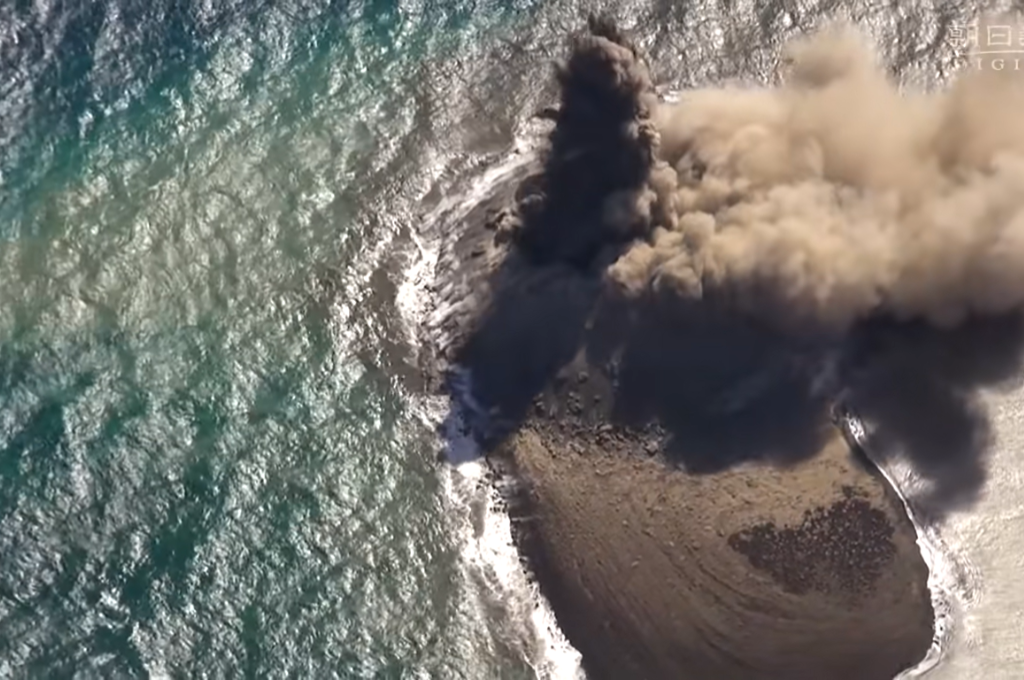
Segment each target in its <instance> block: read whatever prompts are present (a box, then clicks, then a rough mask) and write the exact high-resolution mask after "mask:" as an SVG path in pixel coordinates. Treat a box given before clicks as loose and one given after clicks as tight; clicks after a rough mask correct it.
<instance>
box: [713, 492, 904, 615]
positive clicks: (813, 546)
mask: <svg viewBox="0 0 1024 680" xmlns="http://www.w3.org/2000/svg"><path fill="white" fill-rule="evenodd" d="M846 495H847V497H846V498H844V499H843V500H840V501H837V502H835V503H833V504H832V505H831V506H830V507H829V508H827V509H826V508H818V509H816V510H815V511H813V512H811V511H807V512H806V513H805V515H804V521H803V522H802V523H801V524H800V526H798V527H785V528H781V529H780V528H778V527H777V526H776V525H775V524H773V523H771V522H767V523H764V524H759V525H757V526H754V527H751V528H749V529H744V530H743V531H740V532H737V533H735V534H732V535H731V536H729V539H728V543H729V547H731V548H732V549H733V550H735V551H736V552H738V553H740V554H742V555H744V556H745V557H746V558H747V559H748V560H749V561H750V564H751V566H753V567H754V568H755V569H757V570H759V571H763V572H766V573H767V574H769V575H770V576H771V577H772V579H774V580H775V582H776V583H778V584H779V585H781V586H782V588H783V589H784V590H786V591H788V592H791V593H794V594H797V595H803V594H805V593H807V592H810V591H812V590H814V591H818V592H822V593H830V594H834V593H836V592H837V591H838V592H841V593H844V594H847V595H854V596H857V595H863V594H866V593H868V592H870V591H871V590H872V588H873V586H874V584H875V582H876V581H877V580H878V579H879V577H880V576H881V574H882V570H883V569H884V568H885V567H886V566H887V565H888V564H889V562H891V561H892V559H893V557H894V556H895V554H896V546H895V545H894V544H893V542H892V537H893V533H894V530H893V527H892V524H891V523H890V522H889V518H888V517H887V516H886V514H885V513H884V512H883V511H881V510H879V509H878V508H875V507H872V506H871V504H870V503H869V502H868V501H866V500H864V499H862V498H857V497H853V496H852V495H850V494H846Z"/></svg>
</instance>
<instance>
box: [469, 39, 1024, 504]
mask: <svg viewBox="0 0 1024 680" xmlns="http://www.w3.org/2000/svg"><path fill="white" fill-rule="evenodd" d="M589 28H590V30H589V32H588V33H586V34H583V35H579V36H576V37H575V38H574V40H573V46H572V51H571V54H570V57H569V59H568V61H567V62H566V64H564V65H563V66H561V67H560V68H559V70H558V79H559V84H560V86H561V101H560V105H559V107H558V109H557V111H556V112H554V113H553V116H554V119H555V128H554V130H553V132H552V134H551V137H550V146H549V149H548V152H547V154H546V156H545V158H544V165H543V170H542V172H541V173H540V174H539V175H537V176H535V177H532V178H530V179H529V180H527V181H525V182H523V183H522V184H521V185H520V186H519V188H518V193H517V195H516V199H515V210H513V211H512V213H511V214H510V215H507V216H506V218H505V219H504V222H503V223H502V224H500V225H497V236H496V238H497V239H498V240H503V239H504V240H508V241H510V242H511V243H512V246H511V248H510V250H509V254H508V256H507V257H506V258H505V260H504V262H503V264H502V265H501V266H500V267H499V269H498V271H497V272H496V273H495V274H494V275H493V277H492V280H491V287H492V290H493V295H492V299H491V301H490V304H489V305H488V306H487V308H486V310H485V311H484V313H483V314H482V315H481V318H480V319H478V320H477V323H476V324H475V326H474V327H473V329H472V331H470V332H469V333H468V336H467V337H466V339H465V342H464V343H463V344H462V347H461V349H460V351H459V352H458V353H457V354H456V355H455V356H454V357H453V358H454V359H455V361H456V362H457V363H459V364H461V365H463V366H467V367H469V368H470V369H471V371H472V375H473V385H474V393H475V397H476V398H477V399H478V400H479V401H480V402H481V403H482V404H483V405H484V407H485V408H487V409H490V410H491V411H492V412H493V413H495V414H496V415H497V418H496V420H494V421H492V422H491V426H492V427H491V428H490V432H489V433H488V434H489V436H491V437H492V438H493V437H501V436H503V434H505V433H507V432H508V431H509V430H510V429H514V428H515V427H518V426H519V425H520V424H521V423H522V422H523V421H524V419H526V418H527V417H529V416H530V415H531V414H534V415H536V414H538V413H540V414H542V415H547V416H555V417H557V418H559V419H569V420H575V421H582V422H583V423H590V424H592V425H597V424H598V423H603V422H611V423H614V424H615V425H617V426H620V427H624V428H629V429H646V430H647V431H650V426H651V424H652V423H656V424H657V426H656V427H655V429H656V430H657V432H658V433H659V434H660V435H662V436H663V444H664V448H663V450H664V452H665V453H666V455H667V456H668V457H670V458H671V459H673V460H675V461H677V462H678V463H679V464H681V465H683V466H685V467H686V468H687V469H688V470H690V471H692V472H696V473H708V472H715V471H719V470H722V469H724V468H727V467H729V466H731V465H735V464H738V463H742V462H747V461H758V460H760V461H765V462H771V463H775V464H791V463H795V462H798V461H800V460H803V459H805V458H807V457H809V456H812V455H814V454H815V453H816V452H817V451H818V450H819V449H820V446H821V445H822V443H823V438H824V437H826V436H827V430H828V428H827V426H826V423H827V414H828V411H829V408H830V406H831V404H832V403H834V401H835V400H836V399H837V398H838V397H839V396H840V394H841V395H842V397H843V398H845V399H847V400H849V402H850V403H851V404H852V405H853V406H854V407H855V408H856V409H857V410H858V412H859V413H860V414H861V416H862V417H863V418H864V419H865V420H867V421H868V422H869V423H872V424H873V425H874V426H875V434H874V435H873V437H874V442H873V444H874V446H873V450H877V451H879V452H882V453H883V455H886V452H894V451H896V450H899V451H902V452H903V453H904V454H905V455H906V456H908V457H909V458H910V459H911V460H912V462H913V463H914V464H915V466H916V468H917V469H918V470H919V471H920V473H921V474H922V475H923V476H924V477H926V478H927V479H928V480H930V481H931V482H932V487H931V489H932V490H931V492H930V494H931V497H930V499H929V500H931V501H932V502H931V503H930V504H929V505H930V507H932V508H935V509H936V512H940V511H942V510H945V509H949V508H952V507H957V506H959V505H962V504H966V503H970V502H971V501H972V500H973V499H974V498H975V497H976V496H977V494H978V492H979V490H980V488H981V486H982V484H983V482H984V479H985V462H984V461H985V453H986V450H987V447H988V445H989V426H988V423H987V420H986V418H985V415H984V413H983V412H982V411H981V410H980V409H979V408H978V407H977V406H976V403H975V397H974V395H975V393H976V392H977V390H978V389H979V388H982V387H985V386H991V385H999V384H1003V383H1006V382H1007V381H1008V380H1011V379H1015V377H1016V376H1017V375H1018V374H1019V373H1020V370H1021V357H1022V351H1021V350H1022V346H1024V324H1022V323H1021V317H1020V315H1019V313H1018V310H1019V308H1020V305H1021V303H1022V301H1024V123H1021V122H1019V117H1014V116H1013V115H1009V114H1010V112H1011V111H1017V110H1020V108H1021V107H1020V106H1019V104H1022V103H1024V94H1022V90H1021V87H1020V84H1019V83H1018V82H1017V81H1016V80H1015V79H1013V78H1007V77H1005V76H1004V75H1002V74H995V75H993V74H992V73H987V72H983V71H975V72H972V73H968V74H966V75H965V76H964V77H963V78H961V79H960V80H959V81H958V82H957V83H954V84H953V85H952V87H951V88H950V89H949V90H948V91H946V92H944V93H939V94H929V95H923V94H922V95H916V94H909V95H904V94H901V93H900V92H898V91H897V90H896V88H895V87H894V86H892V85H891V84H890V83H889V82H888V81H887V80H886V78H885V76H884V75H883V73H882V72H881V71H880V70H879V69H878V68H877V67H876V66H875V65H874V63H873V62H872V60H871V53H870V51H868V50H866V49H865V48H864V46H863V45H861V43H859V42H858V40H857V39H856V38H855V37H853V36H852V35H851V34H850V33H849V32H846V31H840V30H833V31H829V32H825V33H823V34H820V35H818V36H817V37H814V38H811V39H808V40H805V41H802V42H799V43H797V44H795V45H794V46H791V47H790V48H789V51H788V52H787V55H788V59H789V62H788V63H789V64H790V72H791V79H790V81H789V82H788V84H784V85H782V86H780V87H778V88H774V89H769V88H761V89H756V88H748V89H735V88H733V89H730V88H721V89H707V90H702V91H697V92H692V93H689V94H687V95H686V96H684V97H683V98H682V101H681V102H680V103H679V104H675V105H670V104H660V103H659V102H658V101H657V99H656V97H655V95H654V88H653V86H652V83H651V79H650V76H649V74H648V71H647V67H646V66H645V64H644V63H643V61H642V59H641V58H640V56H639V54H638V53H637V50H636V49H635V48H634V47H633V46H632V45H631V44H630V42H629V41H628V39H626V38H625V37H624V36H623V35H622V34H620V32H619V31H618V30H617V29H616V28H615V26H614V25H613V24H612V23H611V22H609V21H607V20H604V19H596V20H591V22H590V27H589ZM490 226H492V227H494V226H495V225H490ZM567 365H572V366H575V368H574V369H573V370H570V371H568V372H566V370H565V367H566V366H567ZM543 404H547V406H544V405H543ZM496 421H500V426H497V425H495V422H496ZM492 443H493V442H492Z"/></svg>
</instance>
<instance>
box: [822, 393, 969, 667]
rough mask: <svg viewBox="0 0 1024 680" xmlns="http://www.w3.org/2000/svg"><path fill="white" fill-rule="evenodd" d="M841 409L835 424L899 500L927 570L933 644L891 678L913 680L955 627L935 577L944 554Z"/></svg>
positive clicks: (855, 420) (933, 663) (937, 656)
mask: <svg viewBox="0 0 1024 680" xmlns="http://www.w3.org/2000/svg"><path fill="white" fill-rule="evenodd" d="M840 408H841V414H840V415H838V417H837V418H836V421H837V425H838V427H839V429H840V431H841V432H842V433H843V436H844V438H845V439H846V440H847V444H848V445H849V446H850V450H851V451H853V452H854V453H857V454H859V455H861V456H863V458H864V459H865V460H866V461H867V462H868V463H869V464H870V465H871V466H872V468H873V469H874V470H876V471H877V472H878V474H879V476H881V477H882V479H884V480H885V482H886V484H888V486H889V488H890V489H892V491H893V493H895V494H896V495H897V496H898V497H899V499H900V501H901V502H902V504H903V508H904V512H905V513H906V516H907V520H908V521H909V522H910V523H911V524H912V525H913V527H914V532H915V534H916V535H917V545H918V548H919V550H920V551H921V557H922V559H923V560H924V562H925V565H926V566H927V568H928V590H929V592H930V593H931V600H932V613H933V620H934V622H933V624H932V625H933V633H932V644H931V646H930V647H929V648H928V652H927V653H926V654H925V656H924V658H923V659H921V661H920V662H918V663H917V664H916V665H915V666H913V667H912V668H908V669H906V670H905V671H903V672H902V673H900V674H899V675H898V676H896V678H894V680H912V679H913V678H920V677H923V676H925V675H926V674H928V673H929V672H930V671H932V670H933V669H934V668H936V667H937V666H938V665H939V664H940V663H942V659H943V657H944V656H945V654H946V650H947V649H948V646H949V639H950V637H951V636H952V634H953V627H954V625H955V620H954V619H953V616H952V613H951V611H950V609H951V604H950V597H951V595H950V594H949V593H948V592H946V591H945V589H944V588H942V587H941V584H940V583H939V582H938V581H937V577H936V573H937V567H938V564H939V562H940V560H943V559H944V556H943V552H942V550H941V549H940V548H938V547H937V546H935V545H934V544H933V543H932V542H931V540H929V537H928V536H927V534H926V529H925V527H924V525H922V524H921V523H920V522H919V521H918V520H917V518H916V517H915V515H914V510H913V508H912V507H911V506H910V503H909V502H908V501H907V499H906V497H905V496H904V495H903V492H902V491H901V490H900V487H899V485H898V484H897V483H896V480H895V479H894V478H893V477H892V475H891V474H890V473H889V472H888V471H887V470H886V469H885V468H884V467H883V466H882V465H881V464H879V463H878V461H876V460H875V459H874V458H872V456H871V453H870V451H869V446H868V442H867V441H866V440H867V433H866V431H865V428H864V425H863V423H862V422H861V421H860V418H859V417H858V416H857V414H856V413H854V412H853V411H852V410H851V409H850V408H849V407H848V406H845V405H841V406H840Z"/></svg>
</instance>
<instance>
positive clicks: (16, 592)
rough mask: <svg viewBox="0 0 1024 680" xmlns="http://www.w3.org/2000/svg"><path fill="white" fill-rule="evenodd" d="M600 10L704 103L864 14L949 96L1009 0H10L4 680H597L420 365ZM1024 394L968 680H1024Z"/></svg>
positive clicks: (959, 535)
mask: <svg viewBox="0 0 1024 680" xmlns="http://www.w3.org/2000/svg"><path fill="white" fill-rule="evenodd" d="M596 9H603V10H610V11H612V12H613V13H615V14H617V15H618V16H620V17H621V18H622V19H623V22H624V24H625V26H626V27H627V28H630V29H633V30H634V31H635V32H636V35H637V36H638V38H639V40H640V43H641V45H642V46H643V48H644V49H645V50H646V51H647V52H648V53H649V54H650V56H651V60H652V62H653V64H654V67H655V68H654V70H655V73H656V75H657V77H658V79H659V82H660V83H661V86H662V87H663V89H664V90H665V91H666V92H670V91H672V90H677V89H680V88H685V87H688V86H692V85H697V84H707V83H709V82H719V81H722V80H725V79H729V78H737V77H745V78H753V79H757V80H767V79H770V78H771V77H772V73H773V70H774V66H775V61H774V58H775V52H776V49H777V47H778V45H779V43H780V41H781V40H783V39H784V38H785V36H787V35H791V34H793V33H795V32H799V31H801V30H805V29H809V28H811V27H812V26H814V25H815V24H817V23H819V22H821V21H822V20H823V19H824V18H826V17H831V16H836V15H846V16H849V17H851V18H853V19H855V20H857V21H858V23H860V24H862V25H863V26H865V27H867V28H869V30H870V31H871V32H873V33H874V34H875V35H877V36H880V37H881V38H882V39H883V42H882V47H883V53H884V55H885V56H886V58H887V59H889V60H890V62H891V63H892V64H893V65H894V70H895V71H897V72H898V73H899V74H900V76H901V77H902V78H904V79H905V80H907V81H908V82H912V81H926V82H929V81H936V80H941V79H942V78H944V77H946V76H947V75H948V73H949V72H950V70H951V68H952V57H951V54H950V50H949V49H948V45H946V44H945V42H944V37H945V36H947V35H948V33H949V30H950V25H951V24H950V22H952V21H956V20H957V17H961V16H963V15H964V14H965V13H966V12H967V11H969V10H973V9H974V6H973V5H972V6H968V5H967V4H966V3H964V4H962V5H961V4H958V3H955V2H954V3H944V2H942V3H940V2H938V1H936V2H927V1H920V0H919V1H915V2H900V3H885V4H879V3H865V2H850V3H839V2H834V1H832V0H821V1H817V2H809V1H795V2H790V1H782V0H779V1H778V2H774V3H767V4H764V3H754V2H753V1H752V0H720V1H716V0H701V1H695V2H660V1H656V2H643V3H603V4H594V3H580V2H575V1H574V0H555V1H552V2H543V3H542V2H539V1H534V0H518V1H516V2H508V1H504V0H502V1H487V0H482V1H470V0H411V1H405V0H403V1H400V2H395V1H384V0H379V1H376V2H358V1H356V0H351V1H347V0H342V1H331V0H291V1H289V0H280V1H272V0H225V1H222V2H218V1H216V0H194V1H189V0H154V1H149V0H147V1H142V0H95V1H93V2H88V1H86V0H81V1H79V2H75V1H73V0H69V1H67V2H61V1H59V0H35V1H33V2H29V1H27V0H0V677H5V678H6V677H12V678H40V677H76V678H77V677H80V678H91V677H154V678H158V677H232V678H234V677H303V678H304V677H318V678H319V677H339V678H469V679H473V680H477V679H479V678H535V677H541V678H575V677H578V676H579V668H578V658H577V655H576V653H575V652H574V651H573V650H572V649H571V647H569V646H568V645H567V644H566V642H565V641H564V639H562V637H561V635H560V633H559V632H558V631H557V628H556V627H555V626H554V623H553V620H552V618H551V615H550V612H548V611H547V609H546V607H545V605H544V603H543V602H542V601H540V600H539V599H538V598H537V596H536V593H535V592H534V591H533V590H532V588H531V587H530V586H529V585H528V583H527V582H526V580H525V578H524V576H523V574H522V572H521V570H520V569H519V566H518V563H517V561H516V556H515V551H514V549H513V548H512V546H511V543H510V538H509V533H508V518H507V517H506V516H504V515H503V514H502V512H501V510H500V507H499V506H498V504H496V502H495V498H494V492H493V491H492V490H491V489H490V488H489V486H488V484H487V481H486V478H485V476H484V471H483V469H482V468H481V466H480V464H479V462H476V461H475V460H473V456H472V455H471V454H469V455H463V454H460V453H458V451H460V450H463V449H461V448H460V447H465V446H471V444H469V443H467V442H461V441H457V440H456V439H455V438H454V437H449V438H448V439H447V440H444V439H442V438H439V436H438V434H437V429H436V428H437V426H438V425H439V423H440V420H441V418H442V416H443V414H444V413H445V411H446V408H447V404H445V403H443V402H442V401H441V400H438V399H436V398H433V397H428V396H426V395H424V394H423V390H422V385H421V382H420V380H419V379H418V371H417V369H416V357H417V348H418V347H419V346H420V345H421V344H422V343H423V342H426V341H429V339H430V338H429V331H428V330H425V329H426V327H427V324H426V323H425V321H426V319H425V318H424V315H425V314H426V313H427V310H428V309H429V294H430V293H429V291H430V287H431V284H432V283H433V269H432V265H433V262H434V258H435V257H436V253H437V250H438V248H439V247H440V245H441V244H442V243H443V242H444V239H445V238H446V236H447V235H446V234H445V233H443V232H440V231H438V229H436V228H435V227H436V225H437V224H440V223H441V222H440V220H439V216H441V215H447V216H448V219H447V220H445V223H450V221H451V220H450V218H451V216H452V215H453V214H456V215H457V214H458V212H459V211H461V210H466V209H467V208H468V207H469V206H471V205H472V201H473V198H474V196H476V195H478V192H479V191H481V190H482V189H484V188H486V186H487V184H488V183H489V182H494V181H498V180H499V178H500V176H501V172H502V169H503V168H504V169H508V168H509V167H511V166H512V165H514V164H515V163H517V162H521V160H522V159H523V158H525V157H526V156H527V155H528V154H529V153H530V149H531V148H532V146H533V145H534V144H535V142H536V138H537V134H538V131H537V128H536V126H535V125H534V124H533V123H532V122H531V120H530V117H531V114H532V113H533V112H534V111H536V110H538V109H539V108H540V107H541V106H543V105H544V104H547V103H550V102H551V97H552V89H551V84H550V78H549V76H550V62H551V60H552V59H554V58H556V57H558V56H559V55H560V54H562V50H563V49H564V47H565V39H564V38H565V34H566V32H567V31H568V30H569V29H572V28H576V27H578V26H579V25H580V24H581V23H582V20H583V17H584V16H585V15H586V13H587V12H588V11H593V10H596ZM1001 403H1002V405H1001V406H999V405H998V404H997V407H998V408H1001V409H1002V411H1000V413H1005V414H1006V415H1005V417H1003V416H1000V417H1001V418H1002V420H1000V422H1001V423H1005V424H1006V426H1005V428H1003V429H1001V430H1000V431H1001V432H1004V433H1005V437H1004V438H1003V439H1002V440H1001V447H1002V448H1000V453H999V454H998V455H997V456H994V457H993V459H992V460H993V464H992V475H991V478H992V480H995V481H993V482H991V484H990V486H989V487H988V489H989V491H988V492H987V495H986V496H985V497H984V500H983V501H982V502H981V503H980V504H979V505H978V506H977V508H974V509H970V510H965V511H964V514H963V515H962V516H957V517H953V518H949V519H947V520H944V521H945V522H946V523H945V524H943V525H941V526H937V527H936V528H935V531H936V532H938V534H941V535H942V536H944V537H945V543H944V545H945V546H946V551H947V554H948V560H949V563H950V564H955V565H958V566H957V567H956V568H957V569H959V570H960V571H958V572H957V573H961V572H963V570H964V569H966V567H964V566H963V565H968V566H970V565H973V569H974V570H973V571H971V570H970V569H968V571H969V572H970V573H971V574H974V576H972V577H971V578H972V579H973V580H970V582H969V587H967V586H965V588H962V589H961V590H960V591H957V592H953V593H952V595H951V596H950V597H951V600H950V601H951V602H958V603H960V604H956V605H955V607H954V608H955V609H956V611H957V612H960V614H961V615H960V619H959V621H961V624H960V625H958V626H954V631H953V633H952V634H951V636H950V638H949V641H948V644H947V645H946V647H945V648H944V649H945V652H946V653H945V656H944V657H943V659H942V661H941V663H940V664H939V671H937V673H938V675H937V677H949V678H954V679H959V678H986V679H987V678H1001V677H1006V678H1011V677H1019V675H1020V674H1019V673H1017V672H1016V671H1019V670H1020V668H1021V666H1020V664H1021V651H1020V646H1019V643H1020V640H1021V639H1022V637H1024V636H1022V635H1021V634H1020V633H1021V630H1020V628H1019V626H1020V623H1019V619H1018V616H1017V614H1018V612H1019V610H1020V608H1019V607H1017V606H1016V605H1015V604H1014V603H1016V602H1020V600H1021V596H1020V595H1017V594H1015V593H1019V592H1020V589H1019V588H1017V587H1016V584H1015V582H1014V579H1015V578H1016V575H1017V574H1019V568H1020V564H1019V559H1018V558H1016V557H1014V556H1013V555H1015V554H1016V553H1014V551H1013V550H1012V548H1011V549H1006V550H1003V549H1001V547H1000V546H1004V545H1007V544H1006V543H1005V541H1011V540H1015V539H1014V535H1015V533H1016V534H1019V531H1017V532H1014V531H1013V527H1019V526H1020V523H1021V521H1022V519H1021V515H1020V513H1019V510H1018V509H1017V508H1018V507H1019V501H1018V500H1017V499H1019V498H1020V494H1021V482H1020V478H1019V476H1017V475H1016V473H1013V472H1011V471H1012V470H1014V469H1015V467H1014V462H1015V460H1016V457H1017V456H1019V445H1018V442H1019V440H1015V439H1013V432H1017V431H1020V423H1019V422H1018V421H1019V416H1018V415H1014V414H1017V413H1018V412H1019V405H1018V402H1012V401H1011V402H1001ZM446 447H447V448H448V450H449V453H452V452H454V454H453V458H454V459H455V460H456V464H455V465H442V464H439V463H438V462H437V455H438V453H439V451H441V450H442V449H443V448H446ZM899 479H901V480H903V482H901V483H904V482H905V483H906V484H907V485H908V486H909V485H912V483H913V475H912V471H910V472H908V476H906V477H905V478H904V477H900V478H899ZM1015 523H1016V524H1015ZM1004 534H1005V535H1004ZM1011 545H1012V544H1011ZM1014 560H1017V561H1014ZM964 573H966V572H964ZM965 583H966V581H965ZM954 590H955V589H954ZM951 592H952V591H951ZM958 598H959V599H958ZM1014 626H1016V628H1014ZM1006 650H1009V651H1006ZM986 659H989V660H991V661H986ZM985 664H990V665H985ZM943 668H948V669H960V670H949V671H948V673H949V674H947V675H942V674H941V673H942V669H943ZM972 669H973V670H972ZM979 669H981V670H979ZM983 671H984V672H983Z"/></svg>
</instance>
